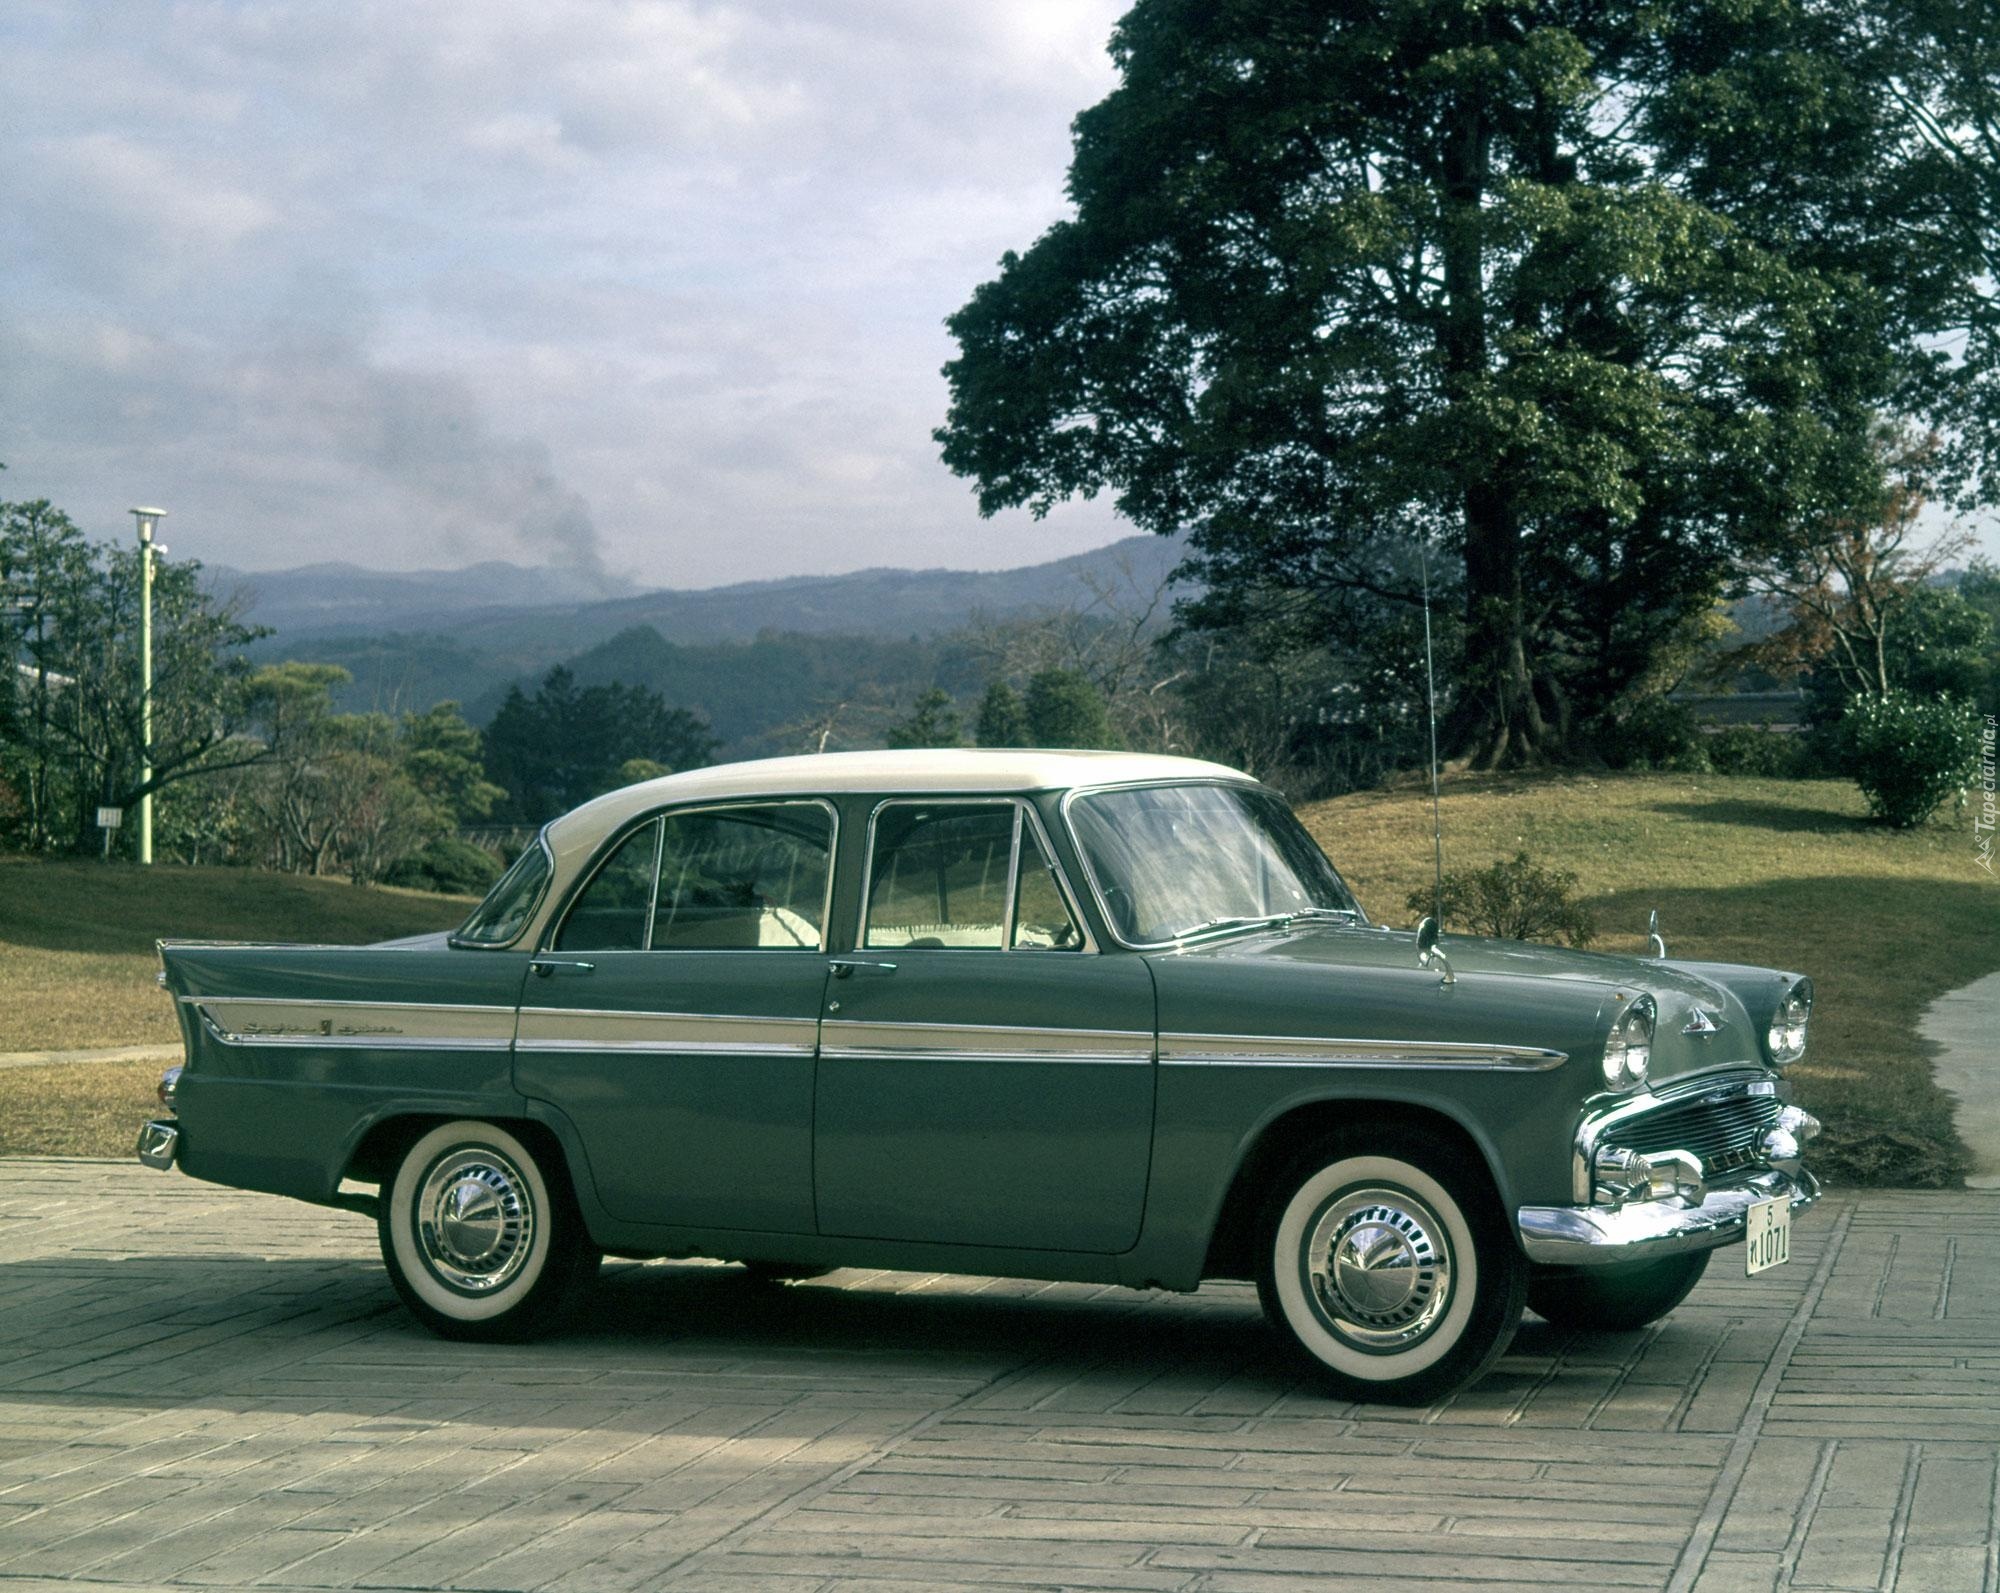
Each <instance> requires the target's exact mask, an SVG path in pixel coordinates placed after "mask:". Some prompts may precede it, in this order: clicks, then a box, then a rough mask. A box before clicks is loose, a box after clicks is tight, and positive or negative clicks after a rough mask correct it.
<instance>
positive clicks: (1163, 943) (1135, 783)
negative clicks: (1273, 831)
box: [1057, 775, 1372, 951]
mask: <svg viewBox="0 0 2000 1593" xmlns="http://www.w3.org/2000/svg"><path fill="white" fill-rule="evenodd" d="M1183 786H1217V787H1220V788H1222V789H1224V790H1237V791H1263V792H1266V793H1268V794H1269V795H1271V796H1274V797H1276V798H1277V799H1278V800H1279V801H1280V802H1283V803H1284V804H1285V810H1286V811H1287V812H1292V805H1291V803H1290V802H1289V801H1287V800H1286V798H1285V794H1284V792H1282V791H1280V790H1278V789H1277V788H1276V787H1274V786H1268V785H1266V784H1264V782H1263V781H1262V780H1253V779H1251V778H1250V777H1249V776H1247V775H1246V776H1245V777H1244V778H1243V779H1241V780H1223V779H1204V780H1120V781H1116V782H1114V783H1111V784H1108V785H1079V786H1072V787H1071V788H1070V789H1069V790H1067V791H1065V792H1064V793H1063V795H1062V800H1061V802H1060V803H1058V804H1057V806H1058V810H1059V811H1060V812H1061V814H1062V821H1063V827H1064V829H1065V830H1067V831H1068V832H1069V844H1070V849H1071V850H1072V851H1074V852H1075V853H1076V856H1077V861H1078V862H1080V863H1082V864H1083V877H1084V878H1085V879H1086V880H1088V881H1089V882H1090V894H1091V898H1092V901H1093V903H1094V905H1095V906H1096V908H1097V915H1098V917H1100V918H1101V919H1103V920H1104V932H1105V933H1106V934H1107V935H1109V936H1110V937H1111V939H1112V940H1113V941H1114V942H1115V943H1116V944H1118V945H1120V946H1122V947H1124V949H1125V950H1127V951H1178V950H1180V949H1181V948H1182V947H1184V946H1201V945H1206V944H1208V942H1210V941H1213V940H1221V939H1224V938H1226V937H1228V936H1230V935H1240V934H1242V933H1243V928H1244V926H1243V925H1241V924H1234V925H1229V926H1226V927H1224V928H1220V929H1211V930H1208V931H1206V932H1205V933H1202V934H1187V935H1181V936H1177V937H1176V938H1174V939H1172V940H1127V939H1126V938H1125V937H1124V936H1123V935H1121V934H1119V933H1118V929H1117V920H1116V919H1115V918H1113V917H1112V916H1111V911H1110V909H1109V908H1108V907H1107V906H1106V905H1105V899H1104V885H1103V882H1102V881H1100V880H1099V879H1098V877H1097V869H1096V868H1095V866H1094V865H1093V864H1092V863H1091V861H1090V853H1089V852H1088V851H1087V850H1086V849H1085V847H1084V845H1083V843H1082V842H1081V841H1080V840H1078V839H1077V834H1076V821H1075V820H1074V819H1073V818H1072V817H1071V816H1070V811H1069V810H1070V807H1071V806H1072V805H1073V804H1074V803H1076V802H1078V801H1080V800H1081V799H1083V798H1084V797H1093V796H1103V795H1104V794H1105V793H1106V792H1111V791H1161V790H1169V789H1174V788H1179V787H1183ZM1292 816H1293V817H1294V818H1297V816H1298V815H1297V814H1296V813H1293V814H1292ZM1307 838H1308V839H1311V832H1310V831H1308V832H1307ZM1313 845H1314V846H1318V845H1319V842H1317V841H1314V842H1313ZM1320 856H1321V857H1326V853H1325V852H1324V851H1322V852H1321V853H1320ZM1326 866H1327V867H1328V868H1330V869H1332V870H1333V877H1334V878H1335V879H1337V880H1339V881H1340V888H1341V889H1342V890H1344V891H1346V892H1347V894H1348V896H1349V898H1350V899H1351V900H1352V901H1353V902H1354V906H1355V910H1356V917H1355V920H1354V923H1355V927H1356V928H1357V929H1367V928H1370V927H1372V926H1371V925H1370V924H1369V922H1368V914H1367V913H1366V912H1365V911H1364V910H1362V908H1361V898H1360V897H1358V896H1356V895H1355V894H1354V891H1353V890H1352V888H1351V887H1350V886H1349V885H1348V883H1347V880H1346V879H1345V877H1344V876H1342V874H1341V872H1340V869H1339V866H1338V865H1337V864H1335V862H1334V861H1333V859H1332V858H1330V857H1326ZM1267 927H1268V928H1271V929H1279V928H1282V926H1281V925H1278V924H1272V925H1269V926H1267Z"/></svg>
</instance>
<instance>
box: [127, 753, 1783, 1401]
mask: <svg viewBox="0 0 2000 1593" xmlns="http://www.w3.org/2000/svg"><path fill="white" fill-rule="evenodd" d="M1656 949H1659V950H1662V951H1663V948H1656ZM161 958H162V962H163V969H164V971H163V973H162V975H161V979H162V982H163V983H164V984H165V986H166V987H167V989H168V990H169V991H171V993H172V994H173V996H174V999H175V1000H176V1002H177V1003H178V1007H179V1012H180V1015H181V1028H182V1033H183V1035H184V1037H185V1040H186V1062H185V1065H184V1066H183V1067H181V1068H178V1069H175V1070H173V1071H172V1072H171V1073H170V1075H169V1078H168V1080H167V1081H166V1082H165V1083H164V1084H163V1086H162V1089H163V1094H164V1095H166V1096H168V1097H170V1100H171V1104H172V1107H173V1109H174V1112H175V1114H176V1115H175V1116H174V1117H173V1118H172V1119H169V1120H162V1121H159V1122H155V1123H152V1124H149V1125H148V1126H147V1128H146V1130H145V1132H144V1133H143V1135H142V1137H141V1140H140V1147H139V1151H140V1156H141V1158H142V1159H143V1160H145V1161H147V1162H148V1163H150V1164H152V1165H154V1166H160V1167H169V1166H173V1165H175V1164H176V1163H178V1165H179V1166H180V1167H181V1168H182V1169H183V1170H185V1171H186V1172H188V1173H191V1174H193V1175H194V1176H195V1177H198V1178H205V1179H210V1180H213V1181H215V1182H217V1183H223V1184H231V1185H235V1186H238V1187H240V1188H245V1189H255V1190H266V1191H270V1192H272V1193H276V1194H282V1195H291V1196H294V1197H296V1198H298V1199H301V1200H308V1201H313V1202H317V1203H319V1204H323V1205H336V1206H348V1207H352V1208H355V1209H358V1210H362V1211H366V1212H368V1213H370V1214H372V1215H374V1217H375V1218H376V1221H377V1224H378V1227H379V1231H380V1238H381V1247H382V1255H383V1259H384V1260H385V1262H386V1263H387V1265H388V1269H389V1273H390V1276H391V1277H392V1278H393V1280H394V1282H395V1285H396V1288H397V1290H398V1292H399V1293H400V1294H401V1296H402V1298H403V1300H404V1301H405V1303H406V1304H407V1305H408V1306H409V1308H410V1310H411V1311H412V1312H413V1313H415V1315H416V1316H417V1317H419V1318H420V1319H421V1320H422V1321H424V1322H425V1323H427V1324H429V1325H430V1326H431V1327H432V1328H434V1329H436V1330H437V1331H438V1332H440V1333H444V1334H448V1335H451V1336H453V1337H460V1338H503V1337H504V1338H518V1337H523V1336H526V1335H529V1334H534V1333H538V1332H542V1331H545V1330H547V1329H549V1328H551V1327H552V1326H554V1325H555V1324H557V1323H558V1322H560V1321H561V1320H562V1319H563V1318H564V1316H565V1315H566V1314H567V1313H568V1312H569V1311H570V1310H571V1309H572V1308H573V1307H574V1305H575V1304H576V1303H577V1301H578V1299H579V1297H580V1296H581V1294H582V1293H583V1292H584V1290H585V1289H586V1288H587V1286H588V1284H589V1282H590V1280H591V1278H592V1276H593V1275H594V1273H595V1271H596V1269H597V1264H598V1261H599V1258H600V1257H601V1256H602V1255H604V1254H607V1253H609V1254H615V1255H620V1256H632V1257H659V1256H695V1255H699V1256H709V1257H715V1258H719V1259H723V1260H730V1261H738V1262H742V1263H744V1264H745V1265H746V1266H748V1267H750V1268H752V1269H753V1270H756V1271H758V1272H761V1273H763V1274H766V1275H768V1276H772V1277H780V1278H787V1277H789V1278H797V1277H801V1276H810V1275H812V1274H814V1273H817V1272H820V1271H824V1270H827V1269H830V1268H834V1267H841V1266H868V1267H883V1268H907V1269H919V1270H924V1271H951V1272H968V1273H980V1274H1005V1275H1015V1276H1022V1277H1034V1278H1059V1279H1081V1280H1088V1281H1094V1282H1107V1283H1112V1282H1115V1283H1123V1284H1129V1285H1131V1286H1133V1287H1135V1288H1165V1289H1180V1290H1189V1289H1193V1288H1195V1287H1197V1286H1198V1285H1199V1284H1200V1283H1201V1282H1202V1281H1203V1280H1204V1279H1208V1278H1254V1279H1255V1280H1257V1283H1258V1287H1259V1290H1260V1292H1261V1296H1262V1299H1263V1303H1264V1306H1265V1309H1266V1311H1267V1312H1268V1314H1269V1316H1270V1318H1271V1320H1272V1322H1273V1323H1274V1324H1275V1325H1276V1326H1277V1327H1278V1329H1279V1330H1280V1331H1281V1332H1282V1333H1283V1335H1284V1336H1285V1337H1286V1338H1287V1339H1288V1340H1289V1341H1290V1342H1291V1343H1292V1344H1293V1345H1295V1346H1296V1347H1297V1349H1298V1350H1299V1351H1300V1352H1302V1354H1303V1356H1304V1358H1305V1359H1306V1361H1307V1362H1308V1363H1309V1364H1310V1365H1311V1366H1312V1367H1314V1368H1316V1369H1317V1370H1319V1371H1320V1372H1322V1373H1323V1374H1325V1375H1326V1377H1327V1378H1328V1379H1329V1380H1330V1382H1331V1384H1332V1385H1333V1386H1334V1387H1335V1388H1336V1389H1338V1390H1339V1391H1341V1392H1343V1393H1345V1394H1347V1395H1349V1396H1351V1397H1361V1398H1371V1399H1380V1400H1398V1401H1410V1400H1423V1399H1429V1398H1434V1397H1436V1396H1438V1395H1440V1394H1442V1393H1444V1392H1447V1391H1449V1390H1451V1389H1453V1388H1455V1387H1457V1386H1459V1385H1461V1384H1463V1383H1464V1382H1466V1381H1467V1380H1469V1379H1471V1378H1473V1377H1476V1376H1477V1375H1478V1374H1479V1373H1480V1372H1481V1371H1483V1370H1484V1369H1485V1368H1486V1367H1487V1366H1489V1365H1490V1364H1491V1363H1492V1362H1493V1360H1494V1359H1495V1358H1496V1357H1497V1356H1498V1355H1499V1354H1500V1353H1501V1352H1502V1351H1503V1350H1504V1349H1505V1347H1506V1345H1507V1343H1508V1340H1509V1339H1510V1337H1511V1336H1512V1334H1513V1332H1514V1328H1515V1324H1516V1322H1517V1321H1518V1319H1519V1317H1520V1315H1521V1311H1522V1308H1523V1305H1524V1303H1525V1304H1526V1305H1528V1306H1531V1307H1532V1308H1533V1309H1535V1310H1536V1311H1538V1312H1540V1313H1541V1314H1542V1315H1544V1316H1545V1317H1548V1318H1550V1319H1551V1320H1554V1321H1557V1322H1560V1323H1564V1324H1570V1325H1578V1326H1583V1327H1630V1326H1634V1325H1636V1324H1639V1323H1642V1322H1646V1321H1649V1320H1651V1319H1652V1318H1654V1317H1656V1316H1659V1315H1660V1314H1662V1313H1663V1312H1666V1311H1668V1310H1671V1309H1672V1308H1673V1307H1674V1306H1675V1305H1676V1304H1677V1303H1679V1301H1680V1300H1681V1299H1682V1298H1683V1297H1684V1296H1685V1295H1686V1294H1687V1292H1688V1290H1689V1289H1691V1288H1692V1287H1693V1286H1694V1284H1695V1282H1696V1281H1697V1280H1698V1279H1699V1278H1700V1277H1701V1275H1702V1270H1703V1268H1704V1266H1705V1265H1706V1264H1707V1262H1708V1259H1709V1256H1710V1254H1711V1252H1712V1251H1713V1250H1714V1249H1715V1248H1717V1247H1719V1246H1722V1245H1726V1244H1733V1243H1737V1242H1740V1241H1743V1240H1745V1239H1746V1237H1747V1238H1748V1240H1749V1244H1748V1246H1747V1248H1746V1251H1745V1252H1744V1253H1745V1254H1746V1255H1747V1256H1748V1258H1749V1259H1748V1263H1747V1264H1748V1266H1749V1269H1750V1270H1752V1271H1756V1270H1761V1269H1762V1268H1763V1267H1764V1266H1768V1265H1771V1264H1774V1263H1776V1262H1779V1261H1782V1260H1783V1259H1784V1258H1785V1250H1786V1245H1787V1239H1788V1235H1789V1221H1790V1215H1791V1213H1792V1212H1793V1211H1794V1210H1796V1209H1797V1208H1799V1207H1802V1206H1805V1205H1808V1204H1810V1203H1811V1202H1812V1200H1813V1199H1814V1198H1815V1195H1816V1193H1817V1186H1816V1184H1815V1183H1814V1181H1813V1179H1812V1177H1811V1175H1810V1174H1809V1173H1808V1172H1806V1171H1805V1169H1804V1168H1803V1167H1802V1166H1801V1165H1800V1161H1799V1153H1800V1142H1801V1141H1802V1140H1804V1139H1806V1138H1808V1137H1810V1135H1811V1134H1812V1133H1813V1132H1814V1131H1815V1129H1816V1128H1817V1125H1816V1124H1815V1123H1813V1121H1812V1120H1811V1118H1809V1117H1808V1116H1807V1115H1806V1114H1805V1113H1803V1112H1801V1111H1800V1110H1798V1109H1797V1108H1795V1107H1792V1106H1789V1105H1787V1104H1786V1089H1785V1086H1784V1084H1783V1082H1782V1080H1781V1077H1780V1074H1781V1072H1782V1070H1783V1069H1784V1068H1785V1067H1786V1066H1787V1065H1788V1064H1790V1063H1792V1062H1794V1061H1796V1060H1797V1059H1798V1057H1799V1056H1800V1055H1801V1053H1802V1052H1803V1050H1804V1047H1805V1037H1806V1025H1807V1019H1808V1015H1809V1012H1810V1008H1811V1002H1812V989H1811V985H1810V983H1809V981H1807V980H1806V979H1803V978H1801V977H1800V976H1799V975H1797V974H1791V973H1780V972H1776V971H1774V970H1771V969H1767V968H1749V967H1738V966H1733V965H1719V964H1705V963H1688V962H1674V961H1668V960H1666V958H1665V957H1664V955H1659V956H1655V957H1653V958H1648V959H1633V958H1625V957H1611V956H1597V955H1590V954H1586V953H1582V952H1574V951H1564V950H1558V949H1554V948H1551V947H1546V946H1536V945H1527V944H1523V943H1520V942H1514V941H1500V940H1482V939H1471V938H1460V937H1456V936H1454V937H1452V938H1451V939H1449V940H1448V941H1444V940H1440V938H1439V936H1438V933H1437V929H1436V926H1435V925H1434V924H1432V923H1430V922H1429V921H1426V922H1425V923H1424V924H1423V925H1421V926H1419V928H1418V930H1417V931H1415V932H1408V931H1398V930H1391V929H1387V928H1384V927H1382V926H1379V925H1376V924H1373V923H1371V922H1370V921H1369V920H1368V917H1367V915H1366V914H1364V913H1363V912H1362V911H1361V908H1360V906H1359V905H1358V904H1357V903H1356V901H1355V899H1354V897H1353V895H1352V894H1351V893H1350V892H1349V891H1348V889H1347V887H1346V886H1345V885H1344V884H1343V883H1342V881H1341V878H1340V875H1339V874H1338V873H1337V872H1336V871H1335V869H1334V867H1333V865H1332V864H1331V863H1330V862H1329V861H1328V860H1327V858H1326V856H1325V855H1324V854H1323V853H1322V852H1321V851H1320V849H1319V847H1318V846H1317V845H1316V844H1315V843H1314V842H1313V840H1312V839H1311V838H1310V837H1309V836H1308V835H1307V833H1306V832H1305V830H1304V829H1303V828H1302V827H1301V825H1300V824H1299V822H1298V821H1297V819H1296V818H1294V817H1293V815H1292V813H1291V811H1290V810H1289V808H1287V806H1286V805H1285V803H1284V801H1283V800H1282V799H1281V798H1280V797H1279V796H1278V795H1277V793H1275V792H1274V791H1271V790H1269V789H1267V788H1266V787H1264V786H1262V785H1260V784H1258V783H1257V782H1256V781H1255V780H1253V779H1250V778H1249V777H1248V776H1245V775H1243V774H1240V773H1238V772H1236V771H1234V770H1231V769H1226V768H1222V767H1219V766H1217V765H1214V764H1207V763H1199V762H1194V761H1191V760H1187V759H1181V758H1162V757H1140V756H1132V755H1125V754H1116V753H1079V752H1032V751H1029V752H1014V751H976V752H975V751H936V752H894V753H848V754H836V755H830V756H821V757H803V758H783V759H774V760H771V761H768V762H761V763H746V764H737V765H732V766H727V767H721V768H710V769H700V770H695V771H692V772H689V773H686V774H676V775H670V776H668V777H666V778H664V779H659V780H653V781H649V782H647V783H645V784H642V785H635V786H631V787H629V788H627V789H625V790H621V791H616V792H613V793H612V794H610V795H608V796H604V797H600V798H598V799H597V800H596V801H593V802H590V803H587V804H585V805H584V806H583V807H580V808H578V809H576V810H575V811H574V812H572V813H569V814H567V815H565V816H564V817H562V818H560V819H557V820H556V821H554V822H553V823H552V824H550V825H549V826H548V827H547V828H546V829H545V830H543V831H542V833H541V835H540V836H539V838H538V839H537V840H536V841H535V842H534V844H532V845H531V846H529V847H528V848H527V850H526V851H524V852H523V853H522V854H521V856H520V858H519V860H518V861H517V862H516V863H515V864H514V865H513V867H512V868H510V869H509V870H508V871H507V873H506V875H505V876H504V877H503V878H502V879H501V880H500V882H499V883H498V884H497V885H495V886H494V888H493V890H492V892H491V894H490V895H489V896H488V897H487V898H486V900H485V901H484V902H483V903H481V904H480V906H479V908H478V909H477V910H476V911H475V912H474V913H473V914H472V916H471V917H470V918H468V919H467V920H466V921H465V923H464V924H463V925H461V926H460V927H459V929H458V930H457V931H456V932H454V933H451V934H439V935H432V936H420V937H417V938H415V939H411V940H404V941H393V942H389V943H386V944H382V945H376V946H355V947H346V946H290V945H217V944H207V943H197V942H186V941H167V942H164V943H163V944H162V946H161Z"/></svg>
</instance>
